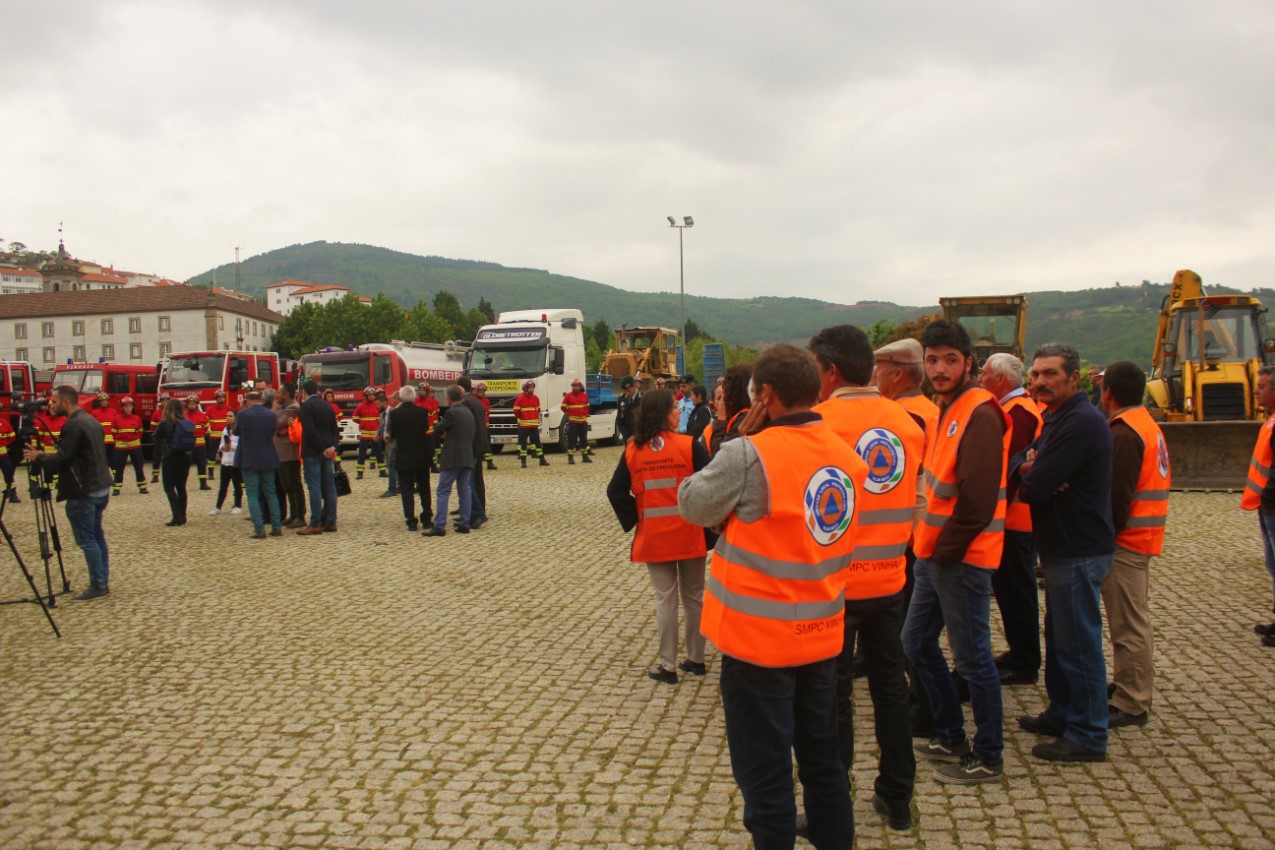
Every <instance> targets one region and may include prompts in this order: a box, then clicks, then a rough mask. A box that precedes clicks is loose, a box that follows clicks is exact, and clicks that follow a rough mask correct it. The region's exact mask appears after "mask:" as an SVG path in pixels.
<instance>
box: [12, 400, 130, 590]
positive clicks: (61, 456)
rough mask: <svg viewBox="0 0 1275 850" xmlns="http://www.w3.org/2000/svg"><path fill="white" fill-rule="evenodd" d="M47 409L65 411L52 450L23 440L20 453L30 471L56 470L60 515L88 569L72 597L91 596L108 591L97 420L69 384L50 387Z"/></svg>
mask: <svg viewBox="0 0 1275 850" xmlns="http://www.w3.org/2000/svg"><path fill="white" fill-rule="evenodd" d="M49 413H51V414H52V415H54V416H65V417H66V423H65V424H64V425H63V426H62V434H61V437H60V438H59V439H58V441H57V453H56V454H51V455H50V454H43V453H41V451H40V447H39V446H36V445H31V446H27V448H26V450H25V451H24V452H23V453H22V456H23V457H24V458H25V459H26V461H27V462H28V463H30V464H31V473H32V474H33V475H40V474H41V471H42V470H45V469H47V470H50V471H51V472H52V474H54V475H56V476H57V482H58V484H57V486H58V496H57V498H58V501H59V502H66V518H67V520H69V521H70V523H71V532H72V533H73V534H74V535H75V545H77V546H79V547H80V549H81V550H82V551H83V552H84V562H85V563H86V564H87V565H88V569H89V587H88V590H86V591H84V592H83V593H81V594H80V595H79V596H77V597H75V598H76V600H78V601H86V600H89V599H97V598H99V597H102V596H106V595H107V594H109V593H110V592H111V591H110V576H111V564H110V552H109V550H108V549H107V546H106V533H105V532H104V531H103V530H102V514H103V513H104V512H105V511H106V505H107V503H108V502H109V501H110V499H111V467H110V464H108V463H107V460H106V440H105V438H104V437H103V434H102V426H101V424H100V423H98V421H97V420H96V419H94V418H93V417H92V416H90V415H89V414H87V413H85V412H84V411H83V410H81V409H80V405H79V392H78V391H77V390H76V389H75V388H74V387H68V386H65V385H63V386H59V387H54V389H53V397H52V398H51V399H50V400H49Z"/></svg>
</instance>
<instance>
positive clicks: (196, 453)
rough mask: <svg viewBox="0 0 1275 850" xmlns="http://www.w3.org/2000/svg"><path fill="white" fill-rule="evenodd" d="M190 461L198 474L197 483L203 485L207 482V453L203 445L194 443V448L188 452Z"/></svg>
mask: <svg viewBox="0 0 1275 850" xmlns="http://www.w3.org/2000/svg"><path fill="white" fill-rule="evenodd" d="M190 459H191V462H192V463H194V464H195V471H196V472H198V473H199V483H200V484H203V483H204V482H206V481H207V480H208V452H206V451H204V444H203V443H201V442H198V441H196V443H195V447H194V448H193V449H191V450H190Z"/></svg>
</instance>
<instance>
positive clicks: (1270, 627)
mask: <svg viewBox="0 0 1275 850" xmlns="http://www.w3.org/2000/svg"><path fill="white" fill-rule="evenodd" d="M9 501H11V502H16V501H18V493H17V491H16V490H15V491H14V492H13V493H12V494H11V495H10V496H9ZM1253 634H1256V635H1260V636H1261V637H1266V636H1267V635H1275V623H1265V624H1262V623H1258V624H1257V625H1256V626H1254V627H1253Z"/></svg>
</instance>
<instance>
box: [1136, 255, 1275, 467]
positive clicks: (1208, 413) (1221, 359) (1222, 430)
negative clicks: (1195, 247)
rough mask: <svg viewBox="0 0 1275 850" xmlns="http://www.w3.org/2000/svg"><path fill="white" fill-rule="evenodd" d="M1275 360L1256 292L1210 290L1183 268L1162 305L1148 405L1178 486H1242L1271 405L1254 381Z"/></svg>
mask: <svg viewBox="0 0 1275 850" xmlns="http://www.w3.org/2000/svg"><path fill="white" fill-rule="evenodd" d="M1268 364H1269V365H1275V339H1270V338H1268V337H1267V335H1266V309H1265V308H1264V307H1263V306H1262V303H1261V302H1260V301H1258V300H1257V299H1256V298H1254V297H1252V296H1251V295H1209V294H1208V293H1207V292H1205V290H1204V283H1203V281H1202V280H1201V279H1200V276H1199V275H1198V274H1196V273H1195V272H1193V271H1191V270H1189V269H1183V270H1181V271H1179V272H1178V273H1177V274H1175V275H1174V276H1173V288H1172V289H1171V290H1170V292H1169V294H1168V295H1166V296H1165V297H1164V300H1163V301H1162V302H1161V304H1160V324H1159V329H1158V331H1157V333H1156V341H1155V352H1154V354H1153V356H1152V370H1151V376H1150V379H1149V380H1148V381H1147V398H1146V403H1147V409H1148V410H1149V411H1150V413H1151V415H1152V416H1153V417H1154V418H1155V419H1157V420H1159V421H1160V429H1161V430H1162V431H1163V432H1164V439H1165V442H1166V443H1167V444H1168V447H1169V457H1170V459H1171V463H1172V466H1173V484H1174V487H1175V488H1183V487H1186V488H1218V489H1235V488H1240V487H1243V486H1244V480H1245V474H1246V470H1247V468H1248V459H1249V456H1250V454H1251V453H1252V450H1253V444H1254V442H1255V441H1256V440H1257V431H1258V429H1259V428H1260V427H1261V421H1262V420H1263V419H1264V418H1265V417H1266V415H1267V413H1268V412H1267V411H1263V410H1262V409H1261V408H1259V407H1257V404H1256V402H1255V401H1254V398H1253V387H1254V386H1255V385H1256V383H1257V372H1258V370H1259V369H1261V368H1262V366H1264V365H1268Z"/></svg>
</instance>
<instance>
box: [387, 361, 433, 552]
mask: <svg viewBox="0 0 1275 850" xmlns="http://www.w3.org/2000/svg"><path fill="white" fill-rule="evenodd" d="M398 397H399V400H400V404H399V405H398V406H397V407H395V408H393V409H391V410H390V411H389V421H388V423H387V425H386V431H387V434H388V437H389V439H392V440H393V441H394V444H395V450H394V453H393V454H392V455H391V457H393V458H394V464H395V469H397V471H398V492H399V496H400V498H402V500H403V519H404V520H406V522H407V530H408V531H416V529H417V528H418V527H419V526H418V525H417V520H416V504H415V502H414V501H413V494H414V493H419V494H420V501H421V513H420V522H422V523H424V524H425V525H429V524H430V521H431V520H432V519H433V511H432V510H431V509H430V504H429V500H430V492H429V467H430V464H431V463H432V462H433V459H434V441H433V440H431V439H430V438H429V411H428V410H426V409H425V408H423V407H420V406H419V405H417V404H416V390H415V388H413V387H411V386H405V387H403V388H402V389H400V390H399V391H398Z"/></svg>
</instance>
